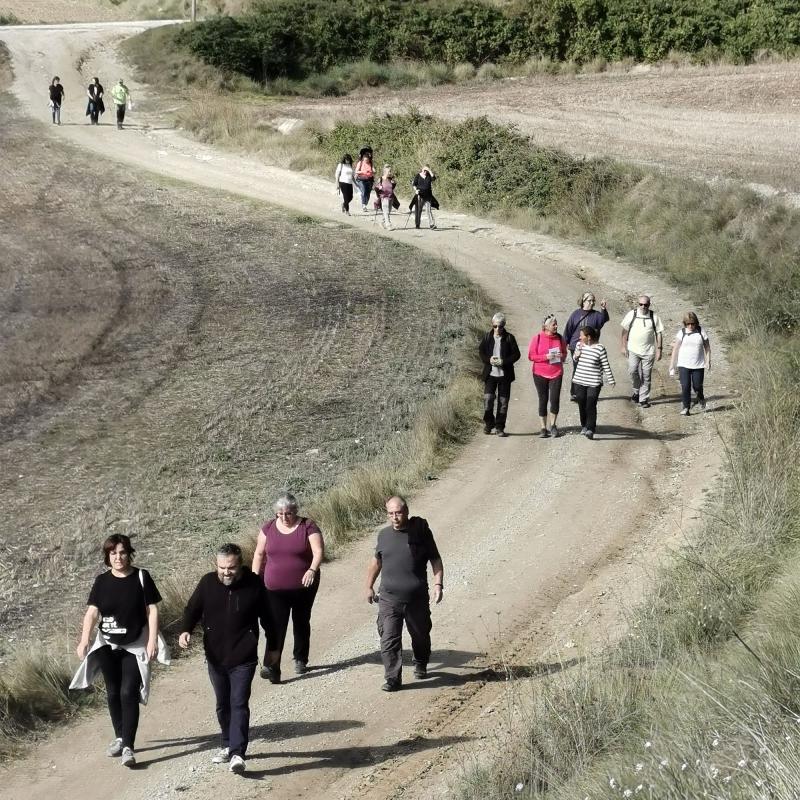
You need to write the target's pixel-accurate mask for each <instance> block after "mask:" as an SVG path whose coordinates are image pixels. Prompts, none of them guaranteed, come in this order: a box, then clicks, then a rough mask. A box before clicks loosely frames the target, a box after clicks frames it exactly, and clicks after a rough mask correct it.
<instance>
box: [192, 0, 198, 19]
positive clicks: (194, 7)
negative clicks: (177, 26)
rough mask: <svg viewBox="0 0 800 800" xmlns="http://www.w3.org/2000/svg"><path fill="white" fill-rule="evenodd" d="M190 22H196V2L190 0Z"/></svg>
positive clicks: (195, 0)
mask: <svg viewBox="0 0 800 800" xmlns="http://www.w3.org/2000/svg"><path fill="white" fill-rule="evenodd" d="M192 22H197V0H192Z"/></svg>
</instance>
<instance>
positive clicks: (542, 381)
mask: <svg viewBox="0 0 800 800" xmlns="http://www.w3.org/2000/svg"><path fill="white" fill-rule="evenodd" d="M562 378H563V375H559V376H558V377H557V378H544V377H542V376H541V375H534V376H533V385H534V386H535V387H536V394H537V395H539V416H540V417H546V416H547V401H548V399H549V400H550V413H551V414H552V415H553V416H554V417H555V416H557V414H558V412H559V410H560V409H561V380H562Z"/></svg>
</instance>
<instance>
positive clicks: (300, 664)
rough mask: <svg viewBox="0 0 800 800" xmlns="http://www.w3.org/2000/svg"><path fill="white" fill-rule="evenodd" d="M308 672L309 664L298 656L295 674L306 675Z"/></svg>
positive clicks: (295, 661) (295, 662)
mask: <svg viewBox="0 0 800 800" xmlns="http://www.w3.org/2000/svg"><path fill="white" fill-rule="evenodd" d="M306 672H308V665H307V664H306V662H305V661H300V659H298V658H296V659H295V660H294V674H295V675H305V674H306Z"/></svg>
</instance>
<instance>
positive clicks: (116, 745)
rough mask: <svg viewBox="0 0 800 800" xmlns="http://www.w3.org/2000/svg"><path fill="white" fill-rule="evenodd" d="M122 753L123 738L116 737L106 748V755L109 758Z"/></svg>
mask: <svg viewBox="0 0 800 800" xmlns="http://www.w3.org/2000/svg"><path fill="white" fill-rule="evenodd" d="M121 753H122V739H120V738H116V739H114V741H113V742H111V744H110V745H109V746H108V747H107V748H106V755H107V756H108V757H109V758H116V756H118V755H120V754H121Z"/></svg>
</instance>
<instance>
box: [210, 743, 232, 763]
mask: <svg viewBox="0 0 800 800" xmlns="http://www.w3.org/2000/svg"><path fill="white" fill-rule="evenodd" d="M230 760H231V751H230V748H228V747H221V748H220V749H219V750H217V753H216V755H215V756H214V757H213V758H212V759H211V763H212V764H227V763H228V762H229V761H230Z"/></svg>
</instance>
